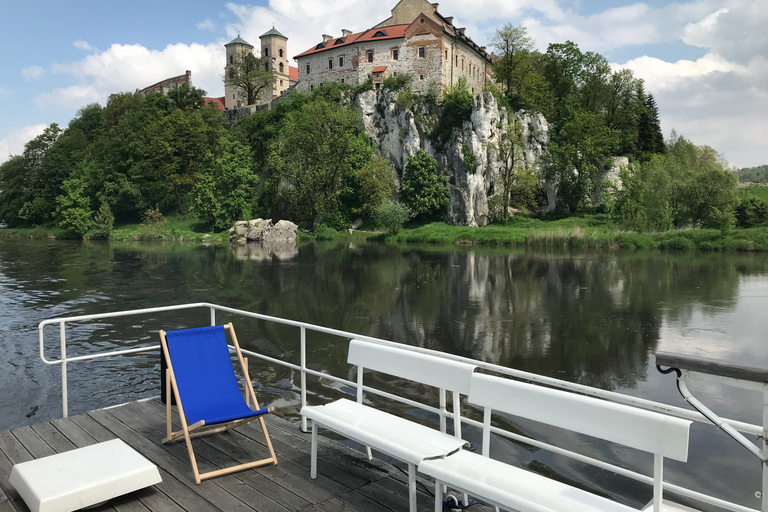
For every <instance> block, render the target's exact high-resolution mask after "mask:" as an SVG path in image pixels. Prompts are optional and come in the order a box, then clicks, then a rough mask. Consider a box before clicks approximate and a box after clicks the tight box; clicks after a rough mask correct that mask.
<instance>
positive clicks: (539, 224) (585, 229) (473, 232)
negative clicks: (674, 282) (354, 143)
mask: <svg viewBox="0 0 768 512" xmlns="http://www.w3.org/2000/svg"><path fill="white" fill-rule="evenodd" d="M386 238H387V240H392V241H396V242H406V243H415V242H422V243H436V244H483V245H504V246H511V247H541V248H593V249H666V250H689V249H700V250H706V251H768V227H758V228H751V229H732V230H730V231H727V232H721V231H719V230H715V229H684V230H675V231H667V232H662V233H636V232H632V231H623V230H621V229H619V228H618V227H617V226H616V225H615V224H614V222H613V221H612V220H611V219H610V218H609V217H608V216H603V215H589V216H581V217H569V218H566V219H560V220H552V221H546V220H540V219H529V218H516V219H512V220H510V221H509V222H508V223H507V224H505V225H491V226H486V227H482V228H469V227H461V226H449V225H447V224H443V223H434V224H428V225H425V226H421V227H418V228H415V229H407V230H403V231H401V232H400V233H398V234H396V235H390V236H388V237H386Z"/></svg>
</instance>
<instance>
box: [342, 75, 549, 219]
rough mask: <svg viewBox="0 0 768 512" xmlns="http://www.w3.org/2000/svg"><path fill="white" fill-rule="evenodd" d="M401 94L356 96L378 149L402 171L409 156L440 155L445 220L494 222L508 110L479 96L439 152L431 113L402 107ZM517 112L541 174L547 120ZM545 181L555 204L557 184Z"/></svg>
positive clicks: (526, 152)
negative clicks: (471, 165)
mask: <svg viewBox="0 0 768 512" xmlns="http://www.w3.org/2000/svg"><path fill="white" fill-rule="evenodd" d="M396 99H397V98H396V95H395V94H393V93H392V92H390V91H389V90H386V89H385V90H383V91H382V92H378V93H377V92H375V91H366V92H363V93H361V94H359V95H358V96H357V98H356V100H355V101H356V103H357V106H358V107H359V108H360V110H361V111H362V114H363V125H364V127H365V131H366V132H367V133H368V135H369V136H370V137H371V139H372V140H373V143H374V145H375V146H376V151H377V152H378V154H379V155H381V156H382V157H384V158H388V159H389V160H390V161H391V162H392V163H393V165H394V166H395V169H396V170H397V173H398V175H399V176H402V174H403V170H404V169H405V166H406V164H407V162H408V157H409V156H412V155H413V154H415V153H416V151H418V150H419V149H423V150H424V151H426V152H427V153H429V154H430V155H432V156H434V157H435V159H436V160H437V164H438V170H439V172H441V173H443V174H444V175H445V176H446V177H447V178H448V183H449V185H448V188H449V191H450V195H451V200H450V204H449V205H448V208H447V213H446V218H445V221H446V222H448V223H449V224H458V225H465V226H484V225H487V224H488V223H490V222H491V220H492V217H491V211H490V208H489V199H491V198H492V197H493V196H494V195H495V194H497V193H499V192H500V190H499V188H500V187H498V186H497V182H498V180H499V170H500V162H499V160H498V153H497V151H496V150H495V149H494V147H493V145H494V144H496V143H498V142H499V137H500V136H501V133H503V131H504V129H505V128H506V126H507V124H508V122H509V118H508V113H507V111H506V109H505V108H504V107H499V105H498V103H497V102H496V99H495V98H494V97H493V95H492V94H491V93H484V94H482V95H479V96H475V98H474V106H473V110H472V115H471V117H470V120H468V121H465V122H464V124H463V126H462V127H461V128H455V129H454V130H453V132H452V133H451V135H450V138H449V140H448V142H447V143H446V144H444V145H443V147H442V148H440V151H438V150H437V149H436V148H435V147H434V145H433V143H432V140H431V139H430V137H429V135H428V134H429V133H430V132H431V127H430V126H429V125H428V124H429V120H428V118H427V117H426V116H417V115H415V114H414V113H413V112H412V111H411V110H405V109H402V108H400V107H399V106H398V105H397V102H396ZM417 108H419V107H417ZM417 112H418V110H417ZM514 116H515V119H516V120H517V121H518V122H519V123H520V125H521V126H522V132H523V133H522V136H523V137H522V139H523V146H524V149H523V159H524V162H523V165H524V166H525V167H527V168H530V169H535V170H536V172H537V173H539V174H540V162H539V160H540V157H541V155H542V153H543V152H544V150H545V149H546V145H547V143H548V141H549V125H548V124H547V120H546V119H545V118H544V116H543V115H541V114H539V113H535V112H525V111H520V112H516V113H514ZM419 119H420V120H421V121H420V122H419V121H417V120H419ZM465 145H466V146H469V148H470V149H471V151H472V153H473V154H474V156H475V161H476V168H475V169H474V172H471V171H472V170H471V169H467V166H466V165H465V162H464V153H463V147H464V146H465ZM542 186H543V188H544V190H545V193H546V195H547V198H548V203H549V204H551V205H554V204H555V198H556V194H557V190H556V188H555V187H551V186H548V185H547V184H546V183H542Z"/></svg>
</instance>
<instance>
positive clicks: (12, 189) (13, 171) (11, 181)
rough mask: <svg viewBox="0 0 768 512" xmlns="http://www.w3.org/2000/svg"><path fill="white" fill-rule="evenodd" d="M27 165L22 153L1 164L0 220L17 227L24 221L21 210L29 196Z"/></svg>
mask: <svg viewBox="0 0 768 512" xmlns="http://www.w3.org/2000/svg"><path fill="white" fill-rule="evenodd" d="M26 190H27V166H26V165H25V164H24V158H23V157H22V156H21V155H13V156H11V157H10V158H9V159H8V160H6V161H5V162H3V163H2V164H0V222H7V223H8V225H10V226H11V227H16V226H18V225H20V224H22V223H23V222H24V219H22V218H21V215H20V211H21V207H22V206H23V205H24V202H25V199H26V197H27V192H26Z"/></svg>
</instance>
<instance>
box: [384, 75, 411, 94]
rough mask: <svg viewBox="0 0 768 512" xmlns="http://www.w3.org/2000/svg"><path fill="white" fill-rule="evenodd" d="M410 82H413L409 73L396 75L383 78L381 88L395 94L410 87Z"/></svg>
mask: <svg viewBox="0 0 768 512" xmlns="http://www.w3.org/2000/svg"><path fill="white" fill-rule="evenodd" d="M411 82H413V75H411V74H410V73H397V74H394V75H389V76H388V77H385V78H384V81H383V82H382V86H383V87H384V88H385V89H389V90H390V91H392V92H397V91H399V90H401V89H405V88H406V87H408V86H409V85H411Z"/></svg>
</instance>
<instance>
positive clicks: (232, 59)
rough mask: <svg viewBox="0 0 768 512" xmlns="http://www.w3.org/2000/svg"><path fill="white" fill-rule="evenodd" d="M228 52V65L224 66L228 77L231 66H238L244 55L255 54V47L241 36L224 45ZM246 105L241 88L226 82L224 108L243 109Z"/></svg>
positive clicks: (225, 74)
mask: <svg viewBox="0 0 768 512" xmlns="http://www.w3.org/2000/svg"><path fill="white" fill-rule="evenodd" d="M224 48H226V51H227V64H226V66H224V76H227V70H228V68H229V66H231V65H233V64H236V63H237V62H238V61H239V60H240V59H242V58H243V55H245V54H247V53H249V52H253V45H252V44H250V43H248V42H247V41H245V40H244V39H242V38H241V37H240V36H239V35H238V36H237V37H236V38H235V39H233V40H232V41H230V42H229V43H227V44H225V45H224ZM243 104H245V101H244V100H243V98H242V96H241V95H240V88H239V87H236V86H231V85H227V84H226V81H225V82H224V107H225V108H235V107H242V106H243Z"/></svg>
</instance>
